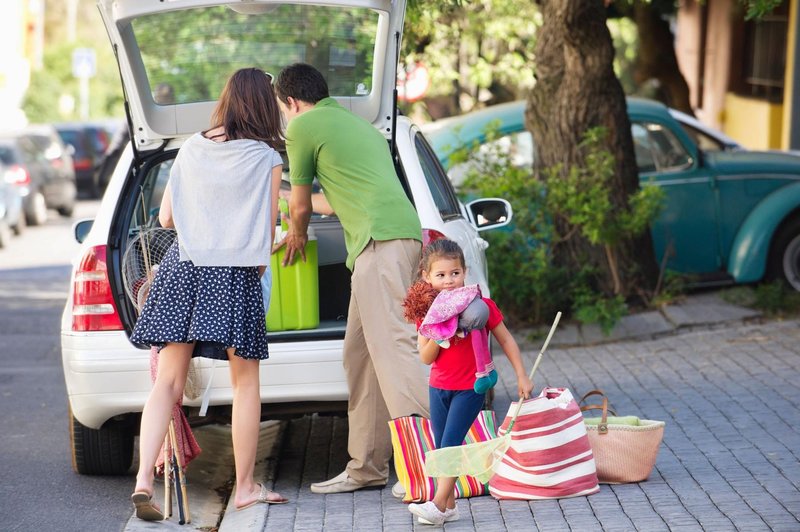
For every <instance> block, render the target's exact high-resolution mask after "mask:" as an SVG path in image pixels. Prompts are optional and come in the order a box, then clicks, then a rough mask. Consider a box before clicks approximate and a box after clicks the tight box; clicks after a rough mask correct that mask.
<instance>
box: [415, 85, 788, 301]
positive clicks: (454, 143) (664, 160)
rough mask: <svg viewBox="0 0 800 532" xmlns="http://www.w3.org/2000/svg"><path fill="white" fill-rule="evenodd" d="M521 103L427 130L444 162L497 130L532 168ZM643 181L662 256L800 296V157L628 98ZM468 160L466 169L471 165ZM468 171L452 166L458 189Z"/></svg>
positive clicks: (678, 266)
mask: <svg viewBox="0 0 800 532" xmlns="http://www.w3.org/2000/svg"><path fill="white" fill-rule="evenodd" d="M524 110H525V102H524V101H520V102H512V103H508V104H501V105H497V106H493V107H489V108H486V109H482V110H480V111H476V112H473V113H468V114H465V115H462V116H458V117H452V118H447V119H444V120H439V121H436V122H433V123H431V124H429V125H428V126H426V128H425V129H424V131H425V135H426V136H427V137H428V139H429V140H430V142H431V146H433V148H434V150H435V151H436V153H437V155H438V156H439V159H440V162H441V163H442V164H443V165H444V166H445V168H448V166H449V164H448V163H449V158H450V154H451V153H452V152H453V151H455V150H456V149H458V148H459V147H461V146H465V145H472V144H473V143H474V142H477V143H478V144H481V143H483V142H484V141H485V140H486V139H485V132H486V129H487V126H488V125H489V124H490V123H493V124H494V125H495V126H497V127H498V133H499V135H500V138H498V139H496V140H493V141H492V142H499V143H502V144H501V146H503V147H504V148H505V149H508V150H510V151H509V153H510V154H511V160H512V161H513V163H514V164H516V165H520V166H525V165H530V164H531V163H532V157H533V155H532V154H533V145H532V142H531V136H530V134H529V133H528V132H527V131H525V125H524ZM628 115H629V117H630V120H631V133H632V134H633V139H634V145H635V147H636V163H637V165H638V167H639V175H640V179H641V180H642V183H645V184H648V185H649V184H651V183H652V184H653V185H655V186H660V187H662V188H663V189H664V191H665V192H666V199H665V205H664V210H663V211H662V212H661V215H660V216H659V218H658V219H657V220H656V221H655V223H654V224H653V227H652V235H653V242H654V244H655V249H656V255H657V257H656V258H657V260H658V261H659V263H660V261H661V259H662V257H663V255H664V253H665V250H669V257H668V261H667V267H668V268H669V269H671V270H675V271H678V272H682V273H687V274H695V275H697V276H698V277H699V280H700V281H701V282H703V283H725V282H735V283H749V282H755V281H760V280H762V279H772V278H783V279H785V280H786V281H787V282H788V283H790V284H791V285H792V286H793V287H794V288H795V289H796V290H800V156H799V155H795V154H793V153H788V152H761V151H749V150H747V149H745V148H743V147H742V146H740V145H739V144H737V143H736V142H735V141H733V140H732V139H730V138H728V137H726V136H725V135H723V134H721V133H719V132H716V131H714V130H711V129H709V128H707V127H705V126H703V125H702V124H700V123H699V122H698V121H697V120H695V119H694V118H692V117H690V116H688V115H685V114H683V113H680V112H678V111H675V110H673V109H669V108H667V107H666V106H664V105H662V104H660V103H658V102H654V101H651V100H643V99H638V98H629V99H628ZM467 164H468V163H467ZM463 171H464V169H463V167H462V168H459V166H454V167H453V168H448V173H449V175H450V176H451V179H453V181H454V182H456V184H457V183H458V181H459V180H460V178H461V176H462V175H463Z"/></svg>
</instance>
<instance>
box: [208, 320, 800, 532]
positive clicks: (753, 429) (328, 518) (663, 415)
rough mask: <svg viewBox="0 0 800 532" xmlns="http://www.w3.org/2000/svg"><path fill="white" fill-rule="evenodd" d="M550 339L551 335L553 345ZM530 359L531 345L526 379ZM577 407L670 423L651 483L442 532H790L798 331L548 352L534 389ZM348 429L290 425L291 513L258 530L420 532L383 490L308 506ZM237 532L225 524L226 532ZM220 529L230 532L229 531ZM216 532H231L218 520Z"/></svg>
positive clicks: (464, 522) (286, 454) (680, 337)
mask: <svg viewBox="0 0 800 532" xmlns="http://www.w3.org/2000/svg"><path fill="white" fill-rule="evenodd" d="M557 334H558V333H557ZM538 349H539V346H535V347H534V346H533V345H531V346H528V347H527V348H525V350H524V356H525V358H526V362H527V364H528V367H531V364H532V363H533V359H534V358H535V356H536V354H537V353H538ZM497 362H498V366H499V370H500V382H499V383H498V386H497V395H496V398H495V405H494V406H495V410H496V411H497V412H498V417H499V418H502V416H503V415H504V414H505V412H506V410H507V409H508V404H509V402H510V400H511V393H512V392H513V390H515V388H516V385H515V380H514V378H513V374H512V372H511V370H510V367H509V366H508V364H507V363H506V362H505V359H504V357H502V356H500V357H498V361H497ZM535 380H536V382H535V386H536V390H537V391H538V390H540V389H541V388H542V386H545V385H548V386H566V387H568V388H570V390H572V392H573V394H574V395H576V396H578V397H579V396H580V395H581V394H583V393H584V392H586V391H588V390H591V389H594V388H600V389H602V390H604V391H605V392H606V394H607V395H608V397H609V398H610V400H611V402H612V405H613V406H614V407H615V409H616V411H617V412H618V413H621V414H629V415H638V416H640V417H643V418H648V419H658V420H663V421H666V430H665V435H664V441H663V444H662V446H661V450H660V453H659V456H658V461H657V463H656V467H655V469H654V470H653V473H652V475H651V476H650V479H649V480H648V481H647V482H643V483H640V484H626V485H615V486H611V485H602V486H601V489H600V492H599V493H598V494H596V495H592V496H589V497H578V498H573V499H561V500H551V501H534V502H522V501H497V500H495V499H493V498H491V497H489V496H484V497H475V498H472V499H467V500H460V501H459V505H460V506H459V508H460V513H461V519H460V520H459V521H456V522H451V523H447V524H446V526H445V530H463V531H467V530H476V531H477V530H480V531H481V532H485V531H493V530H515V531H516V530H546V531H553V530H580V531H584V530H646V531H658V530H687V531H689V530H711V531H725V530H781V531H787V532H788V531H797V530H800V461H798V458H800V410H798V406H797V405H798V404H800V323H798V321H794V320H793V321H786V322H768V323H762V324H750V325H743V324H742V323H729V324H728V325H725V326H721V327H717V328H714V329H711V330H699V331H698V330H695V331H691V332H686V333H682V334H677V335H672V336H665V337H660V338H657V339H651V340H642V341H623V342H617V343H613V344H602V345H596V346H589V347H572V348H565V347H560V348H559V347H551V348H550V349H549V350H548V352H547V353H546V354H545V357H544V359H543V361H542V364H541V366H540V369H539V374H538V376H537V377H536V379H535ZM346 441H347V421H346V419H343V418H331V417H319V416H311V417H304V418H300V419H297V420H293V421H291V422H289V423H288V427H287V429H286V433H285V437H284V441H283V446H282V450H281V452H280V455H279V458H278V460H277V466H276V467H275V468H273V469H272V470H271V471H269V472H268V477H270V478H272V479H274V482H275V489H277V490H278V491H280V492H281V493H283V494H285V495H287V496H288V497H290V499H291V503H290V504H287V505H283V506H270V507H267V506H264V508H263V510H262V511H264V512H265V515H264V519H263V520H259V522H258V523H259V524H258V525H257V528H251V530H267V531H276V532H285V531H287V530H297V531H305V530H314V531H316V530H327V531H345V530H358V531H378V530H385V531H393V532H394V531H398V530H429V529H432V528H433V527H430V526H425V525H419V524H416V523H415V522H414V521H413V520H412V518H411V517H412V516H411V514H410V513H409V512H408V511H407V509H406V506H405V504H403V503H402V502H400V501H399V500H397V499H395V498H393V497H392V495H391V493H390V487H391V484H392V483H393V482H394V479H391V480H390V484H389V487H387V488H384V489H382V490H363V491H359V492H355V493H352V494H336V495H327V496H322V495H314V494H312V493H311V492H310V491H309V485H310V484H311V483H312V482H317V481H320V480H324V479H327V478H329V477H331V476H332V475H335V474H337V473H339V472H340V471H342V469H343V467H344V465H345V463H346V461H347V451H346ZM232 525H233V523H230V526H232ZM226 527H227V528H226ZM221 530H223V531H224V530H233V528H230V527H229V526H228V524H227V523H226V520H223V526H222V528H221Z"/></svg>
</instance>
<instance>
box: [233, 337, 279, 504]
mask: <svg viewBox="0 0 800 532" xmlns="http://www.w3.org/2000/svg"><path fill="white" fill-rule="evenodd" d="M234 352H235V348H230V349H228V361H229V362H230V368H231V385H232V386H233V414H232V416H231V417H232V419H231V434H232V437H233V459H234V465H235V468H236V496H235V498H234V501H233V503H234V506H235V507H236V508H241V507H243V506H247V505H249V504H251V503H253V502H256V501H258V499H259V496H260V495H261V486H260V485H259V484H258V483H257V482H256V481H255V477H254V474H255V467H256V451H257V449H258V433H259V430H260V423H261V390H260V385H259V377H258V365H259V361H258V360H247V359H244V358H242V357H240V356H236V355H234ZM266 496H267V498H269V499H271V500H274V501H276V502H277V501H278V500H279V499H281V496H280V495H278V494H277V493H267V495H266Z"/></svg>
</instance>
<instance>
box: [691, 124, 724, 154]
mask: <svg viewBox="0 0 800 532" xmlns="http://www.w3.org/2000/svg"><path fill="white" fill-rule="evenodd" d="M680 124H681V127H682V128H683V130H684V131H685V132H686V134H687V135H689V137H691V139H692V140H693V141H694V142H695V144H697V147H698V148H700V149H701V150H703V151H723V150H725V149H727V146H725V144H723V143H722V142H720V141H719V140H717V139H715V138H714V137H711V136H710V135H707V134H705V133H704V132H702V131H700V130H699V129H697V128H695V127H692V126H690V125H689V124H684V123H683V122H681V123H680Z"/></svg>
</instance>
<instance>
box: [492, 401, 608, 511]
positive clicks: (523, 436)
mask: <svg viewBox="0 0 800 532" xmlns="http://www.w3.org/2000/svg"><path fill="white" fill-rule="evenodd" d="M515 407H516V403H511V406H510V407H509V413H508V415H507V416H506V418H505V421H504V422H503V425H502V426H501V427H500V430H499V433H500V435H503V434H505V431H506V428H507V427H508V424H509V421H510V420H511V416H512V413H513V409H514V408H515ZM598 489H599V487H598V484H597V471H596V468H595V462H594V456H593V454H592V448H591V446H590V444H589V438H588V436H587V435H586V426H585V425H584V422H583V414H582V413H581V409H580V407H579V406H578V403H577V402H576V401H575V399H574V398H573V397H572V394H571V393H570V391H569V390H567V389H566V388H545V389H544V390H542V393H541V394H539V396H538V397H535V398H532V399H527V400H526V401H524V402H523V404H522V408H521V410H520V412H519V416H518V417H517V420H516V423H515V424H514V426H513V428H512V429H511V445H510V446H509V448H508V450H507V451H506V453H505V455H504V456H503V458H502V461H501V462H500V463H499V464H497V465H496V466H495V474H494V476H493V477H492V478H491V479H490V480H489V493H491V495H492V496H493V497H494V498H496V499H523V500H533V499H558V498H562V497H576V496H579V495H591V494H592V493H597V491H598Z"/></svg>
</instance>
